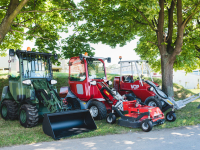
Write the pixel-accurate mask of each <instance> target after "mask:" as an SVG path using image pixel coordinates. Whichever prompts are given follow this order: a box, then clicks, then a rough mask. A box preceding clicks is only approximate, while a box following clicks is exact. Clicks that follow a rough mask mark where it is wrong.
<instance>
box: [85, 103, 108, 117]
mask: <svg viewBox="0 0 200 150" xmlns="http://www.w3.org/2000/svg"><path fill="white" fill-rule="evenodd" d="M94 105H95V106H96V107H97V108H98V115H97V117H95V118H94V119H95V120H103V119H105V118H106V116H107V110H106V106H105V105H104V104H103V103H102V102H99V101H92V102H91V103H90V105H89V108H90V107H92V106H94Z"/></svg>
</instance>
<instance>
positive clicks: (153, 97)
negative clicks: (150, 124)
mask: <svg viewBox="0 0 200 150" xmlns="http://www.w3.org/2000/svg"><path fill="white" fill-rule="evenodd" d="M149 99H157V100H159V99H158V97H157V96H156V95H155V96H150V97H147V98H146V99H145V101H144V103H145V104H146V102H147V100H149ZM159 101H160V100H159Z"/></svg>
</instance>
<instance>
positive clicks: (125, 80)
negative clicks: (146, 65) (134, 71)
mask: <svg viewBox="0 0 200 150" xmlns="http://www.w3.org/2000/svg"><path fill="white" fill-rule="evenodd" d="M122 80H123V81H124V82H128V83H133V82H134V80H133V76H123V77H122Z"/></svg>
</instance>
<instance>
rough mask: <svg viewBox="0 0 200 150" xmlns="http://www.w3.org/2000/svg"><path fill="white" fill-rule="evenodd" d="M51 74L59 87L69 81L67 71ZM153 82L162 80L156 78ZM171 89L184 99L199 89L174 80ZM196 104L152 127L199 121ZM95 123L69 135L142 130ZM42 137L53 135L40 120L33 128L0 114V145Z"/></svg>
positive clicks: (1, 83)
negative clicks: (89, 130)
mask: <svg viewBox="0 0 200 150" xmlns="http://www.w3.org/2000/svg"><path fill="white" fill-rule="evenodd" d="M114 76H115V75H108V78H109V80H113V78H114ZM4 77H5V73H2V74H1V73H0V93H1V92H2V88H3V87H4V86H5V85H8V80H7V79H5V78H4ZM54 78H55V79H56V80H57V81H58V83H57V88H58V91H59V89H60V87H61V86H66V85H68V74H65V73H54ZM155 82H158V83H161V80H159V79H155ZM174 91H175V98H176V99H184V98H186V97H188V96H191V95H192V94H194V93H198V92H200V90H199V89H198V90H197V89H192V90H187V89H184V88H183V87H181V86H179V85H177V84H174ZM199 104H200V103H199V99H198V100H196V101H194V102H192V103H189V104H188V105H187V106H186V107H184V108H183V109H181V110H179V111H176V116H177V120H176V121H175V122H166V123H165V124H163V125H159V126H155V127H154V128H153V130H157V129H162V128H173V127H180V126H187V125H196V124H199V123H200V119H199V118H200V109H197V106H198V105H199ZM95 123H96V125H97V130H95V131H92V132H87V133H83V134H79V135H75V136H72V137H69V138H84V137H92V136H99V135H106V134H120V133H127V132H136V131H139V132H143V131H142V130H141V129H140V128H138V129H133V128H127V127H122V126H118V125H117V124H113V125H110V124H108V123H106V121H105V120H101V121H95ZM161 132H162V131H161ZM61 140H62V139H61ZM44 141H53V139H52V138H51V137H49V136H47V135H45V134H44V133H43V130H42V124H41V123H39V124H38V125H37V126H36V127H34V128H24V127H22V126H21V125H20V123H19V121H18V120H15V121H5V120H3V119H2V118H1V117H0V147H4V146H11V145H19V144H31V143H37V142H44Z"/></svg>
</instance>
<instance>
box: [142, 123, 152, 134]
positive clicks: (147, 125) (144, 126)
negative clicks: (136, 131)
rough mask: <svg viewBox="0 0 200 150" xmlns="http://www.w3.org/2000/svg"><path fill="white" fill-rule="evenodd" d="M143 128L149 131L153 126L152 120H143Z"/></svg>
mask: <svg viewBox="0 0 200 150" xmlns="http://www.w3.org/2000/svg"><path fill="white" fill-rule="evenodd" d="M141 128H142V130H143V131H144V132H149V131H151V130H152V128H153V124H152V122H151V121H150V120H143V121H142V123H141Z"/></svg>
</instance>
